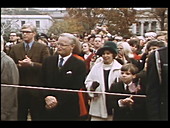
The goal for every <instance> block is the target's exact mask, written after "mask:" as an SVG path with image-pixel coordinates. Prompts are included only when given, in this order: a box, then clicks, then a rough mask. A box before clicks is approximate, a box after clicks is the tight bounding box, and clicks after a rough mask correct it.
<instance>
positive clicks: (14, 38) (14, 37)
mask: <svg viewBox="0 0 170 128" xmlns="http://www.w3.org/2000/svg"><path fill="white" fill-rule="evenodd" d="M17 39H18V36H17V33H16V32H11V33H10V35H9V41H10V42H16V41H17Z"/></svg>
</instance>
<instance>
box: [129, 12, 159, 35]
mask: <svg viewBox="0 0 170 128" xmlns="http://www.w3.org/2000/svg"><path fill="white" fill-rule="evenodd" d="M131 29H132V30H131V31H132V33H133V34H134V35H140V36H144V34H145V33H146V32H148V31H153V32H156V33H157V32H159V31H160V30H161V29H160V24H159V22H158V20H157V19H156V18H154V17H153V16H150V15H149V14H143V15H142V14H140V15H137V17H136V21H135V22H134V23H133V24H132V26H131Z"/></svg>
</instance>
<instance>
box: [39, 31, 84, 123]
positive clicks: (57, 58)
mask: <svg viewBox="0 0 170 128" xmlns="http://www.w3.org/2000/svg"><path fill="white" fill-rule="evenodd" d="M77 43H79V42H78V39H77V37H75V36H74V35H72V34H70V33H63V34H61V35H60V36H59V38H58V42H57V54H56V55H54V56H50V57H47V58H46V59H45V61H44V62H43V65H42V74H43V78H42V79H43V86H45V87H48V88H60V89H71V90H79V89H81V88H83V87H84V80H85V76H86V66H85V62H84V61H82V60H80V59H78V58H76V57H75V56H74V55H73V49H74V48H75V47H76V44H77ZM44 97H45V99H44V100H45V107H46V110H45V113H44V116H45V120H60V121H63V120H65V121H71V120H72V121H76V120H79V117H80V107H79V97H78V93H75V92H67V91H66V92H65V91H45V92H44Z"/></svg>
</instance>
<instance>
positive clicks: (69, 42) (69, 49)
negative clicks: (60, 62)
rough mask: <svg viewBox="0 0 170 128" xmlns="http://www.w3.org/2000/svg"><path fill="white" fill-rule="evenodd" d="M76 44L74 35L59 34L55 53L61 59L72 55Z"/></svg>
mask: <svg viewBox="0 0 170 128" xmlns="http://www.w3.org/2000/svg"><path fill="white" fill-rule="evenodd" d="M77 42H78V39H77V38H76V37H75V36H74V35H72V34H70V33H63V34H61V35H60V36H59V38H58V41H57V53H58V54H60V55H61V56H62V57H65V56H68V55H70V54H71V53H73V49H74V47H75V46H76V44H77Z"/></svg>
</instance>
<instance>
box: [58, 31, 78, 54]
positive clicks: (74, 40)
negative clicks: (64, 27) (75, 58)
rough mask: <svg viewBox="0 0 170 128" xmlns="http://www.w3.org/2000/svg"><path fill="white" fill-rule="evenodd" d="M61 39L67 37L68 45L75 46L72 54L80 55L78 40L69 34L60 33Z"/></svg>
mask: <svg viewBox="0 0 170 128" xmlns="http://www.w3.org/2000/svg"><path fill="white" fill-rule="evenodd" d="M60 36H61V37H67V38H69V39H70V43H71V44H75V47H74V49H73V53H74V54H80V53H81V44H80V41H79V40H78V38H77V37H75V36H74V35H73V34H71V33H62V34H61V35H60Z"/></svg>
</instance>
